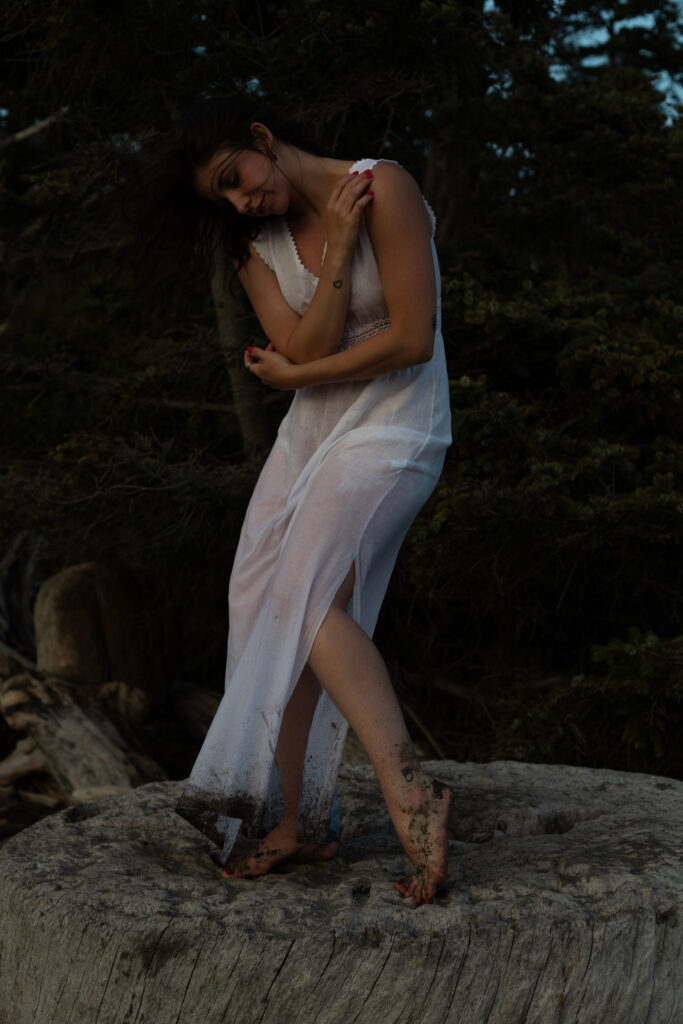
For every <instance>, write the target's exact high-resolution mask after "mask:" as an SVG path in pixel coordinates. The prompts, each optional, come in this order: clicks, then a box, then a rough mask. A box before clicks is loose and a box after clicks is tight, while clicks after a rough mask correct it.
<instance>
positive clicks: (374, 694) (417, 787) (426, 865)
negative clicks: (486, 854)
mask: <svg viewBox="0 0 683 1024" xmlns="http://www.w3.org/2000/svg"><path fill="white" fill-rule="evenodd" d="M349 582H350V587H351V590H352V588H353V568H352V571H351V573H349V576H347V578H346V580H345V584H346V585H347V587H348V584H349ZM351 590H345V589H344V585H343V586H342V588H341V589H340V592H339V593H338V595H337V599H336V600H335V602H334V604H333V605H332V607H331V608H330V611H329V613H328V615H327V616H326V618H325V620H324V621H323V624H322V626H321V627H320V629H319V631H318V633H317V635H316V638H315V640H314V642H313V647H312V649H311V653H310V656H309V664H310V665H311V667H312V669H313V671H314V672H315V675H316V677H317V678H318V679H319V681H320V683H321V685H322V686H323V687H324V689H325V691H326V692H327V694H328V695H329V697H330V698H331V699H332V701H334V703H335V704H336V705H337V707H338V708H339V710H340V711H341V712H342V714H343V715H344V716H345V718H346V719H347V720H348V722H349V724H350V725H351V726H352V728H353V729H354V730H355V732H356V734H357V735H358V738H359V739H360V741H361V743H362V744H363V746H364V747H365V749H366V750H367V752H368V755H369V757H370V760H371V761H372V763H373V766H374V768H375V771H376V773H377V778H378V779H379V783H380V786H381V788H382V793H383V795H384V799H385V801H386V805H387V809H388V810H389V814H390V815H391V820H392V821H393V823H394V827H395V828H396V831H397V833H398V837H399V839H400V840H401V843H402V845H403V848H404V850H405V851H406V853H407V854H408V856H409V857H410V859H411V861H412V862H413V866H414V869H415V870H414V873H413V875H412V877H410V878H408V879H399V880H397V882H396V888H397V889H398V891H399V892H400V893H401V894H402V895H405V896H411V897H412V898H413V901H414V902H415V903H426V902H429V901H430V900H431V899H432V897H433V896H434V894H435V893H436V892H437V890H438V889H439V888H440V887H441V885H442V884H443V882H444V881H445V879H446V874H447V857H448V838H447V833H446V823H447V820H448V812H449V810H450V806H451V801H452V792H451V790H450V789H449V788H448V787H447V786H443V785H441V784H440V783H438V782H436V781H432V780H429V779H428V778H427V776H426V775H425V774H424V772H423V771H422V769H421V767H420V764H419V762H418V760H417V757H416V755H415V749H414V747H413V744H412V742H411V739H410V736H409V734H408V730H407V729H406V725H405V721H404V719H403V715H402V713H401V708H400V705H399V703H398V700H397V698H396V694H395V693H394V688H393V686H392V684H391V679H390V678H389V673H388V671H387V668H386V665H385V664H384V661H383V659H382V656H381V655H380V653H379V651H378V650H377V648H376V647H375V645H374V644H373V642H372V640H370V638H369V637H368V635H367V633H365V631H364V630H363V629H362V628H361V627H360V626H359V625H358V624H357V623H356V622H354V621H353V619H351V618H350V616H349V615H347V613H346V610H345V609H346V607H347V603H348V599H349V597H350V593H351Z"/></svg>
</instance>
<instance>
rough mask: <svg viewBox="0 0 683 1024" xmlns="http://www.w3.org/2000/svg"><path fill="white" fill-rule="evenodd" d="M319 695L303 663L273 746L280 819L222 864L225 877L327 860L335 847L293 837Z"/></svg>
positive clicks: (244, 875) (249, 874) (239, 876)
mask: <svg viewBox="0 0 683 1024" xmlns="http://www.w3.org/2000/svg"><path fill="white" fill-rule="evenodd" d="M319 695H320V684H319V683H318V680H317V679H316V677H315V675H314V674H313V671H312V669H311V667H310V665H306V667H305V668H304V670H303V672H302V673H301V675H300V676H299V680H298V682H297V684H296V686H295V687H294V692H293V693H292V696H291V697H290V699H289V702H288V704H287V707H286V708H285V712H284V714H283V716H282V722H281V725H280V734H279V737H278V742H277V746H276V748H275V758H276V760H277V766H278V771H279V772H280V778H281V779H282V789H283V791H284V797H285V813H284V817H283V819H282V821H281V822H280V823H279V824H278V825H276V826H275V828H274V829H273V830H272V831H271V832H269V833H268V835H267V836H265V837H264V838H263V839H262V840H261V841H260V843H258V845H257V847H256V849H255V850H253V851H252V852H251V853H249V854H247V855H245V856H242V857H238V858H234V859H232V860H230V861H228V863H227V864H226V865H225V867H224V868H223V872H222V874H223V877H225V878H228V877H230V878H253V877H255V876H256V875H262V874H265V872H266V871H269V870H270V868H272V867H274V866H275V865H276V864H282V863H284V862H285V861H314V860H329V858H330V857H334V855H335V853H337V851H338V849H339V843H338V842H330V843H322V844H315V843H308V844H304V843H300V842H298V840H297V838H296V822H297V812H298V807H299V790H300V788H301V776H302V772H303V765H304V757H305V755H306V745H307V743H308V734H309V732H310V728H311V722H312V720H313V714H314V712H315V707H316V704H317V702H318V697H319Z"/></svg>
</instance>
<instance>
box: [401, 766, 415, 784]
mask: <svg viewBox="0 0 683 1024" xmlns="http://www.w3.org/2000/svg"><path fill="white" fill-rule="evenodd" d="M401 775H402V776H403V778H404V779H405V780H406V782H412V781H413V779H414V778H415V776H414V774H413V769H412V768H411V766H410V765H409V764H407V765H406V766H405V768H401Z"/></svg>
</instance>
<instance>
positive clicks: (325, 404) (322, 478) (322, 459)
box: [176, 160, 451, 863]
mask: <svg viewBox="0 0 683 1024" xmlns="http://www.w3.org/2000/svg"><path fill="white" fill-rule="evenodd" d="M377 162H378V161H377V160H360V161H357V162H356V163H355V164H354V165H353V167H352V168H351V171H359V172H361V171H364V170H366V169H367V168H371V167H373V166H374V165H375V164H376V163H377ZM349 173H351V172H349ZM426 205H427V204H426ZM427 209H428V210H429V214H430V218H431V221H432V256H433V260H434V270H435V274H436V283H437V303H436V329H435V336H434V354H433V356H432V358H431V360H430V361H429V362H427V363H420V364H418V365H416V366H411V367H408V368H407V369H403V370H396V371H394V372H392V373H387V374H384V375H382V376H380V377H375V378H372V379H369V380H356V381H346V382H342V383H334V384H319V385H313V386H310V387H306V388H301V389H299V390H297V391H296V392H295V393H294V398H293V401H292V403H291V405H290V407H289V410H288V412H287V414H286V415H285V417H284V419H283V420H282V423H281V424H280V428H279V430H278V434H277V438H276V441H275V443H274V445H273V448H272V449H271V451H270V454H269V455H268V458H267V459H266V462H265V464H264V466H263V469H262V471H261V474H260V476H259V479H258V481H257V484H256V487H255V489H254V493H253V495H252V498H251V501H250V503H249V506H248V508H247V512H246V516H245V519H244V523H243V526H242V531H241V534H240V539H239V543H238V547H237V551H236V554H235V560H234V564H233V569H232V575H231V578H230V585H229V590H228V606H229V635H228V651H227V666H226V674H225V694H224V696H223V698H222V700H221V703H220V705H219V707H218V709H217V712H216V715H215V717H214V719H213V721H212V723H211V726H210V728H209V731H208V733H207V735H206V739H205V741H204V744H203V746H202V748H201V750H200V752H199V755H198V757H197V760H196V762H195V764H194V766H193V768H192V771H191V773H190V776H189V778H188V779H187V781H186V783H185V786H184V788H183V792H182V795H181V798H180V800H179V803H178V804H177V807H176V810H177V811H178V813H180V814H181V815H182V816H183V817H185V818H186V819H187V820H188V821H190V822H191V823H192V824H193V825H195V826H196V827H197V828H199V829H200V830H201V831H202V832H204V833H205V834H206V835H208V836H210V837H211V838H212V839H213V841H214V842H216V843H218V844H219V846H220V847H221V852H220V854H219V858H218V859H219V860H220V862H221V863H225V861H226V860H227V859H228V857H229V855H230V851H231V848H232V845H233V842H234V840H235V837H236V835H237V832H238V830H239V827H240V825H241V826H242V828H243V830H244V832H245V833H246V834H247V835H250V836H261V835H263V834H264V833H265V832H266V831H267V830H269V829H270V828H272V827H273V826H274V825H275V824H277V822H278V821H279V820H280V819H281V817H282V813H283V808H284V801H283V794H282V785H281V782H280V776H279V773H278V770H277V765H276V762H275V746H276V743H277V739H278V733H279V728H280V721H281V718H282V715H283V712H284V710H285V707H286V705H287V701H288V700H289V698H290V696H291V694H292V691H293V689H294V687H295V685H296V683H297V681H298V679H299V676H300V674H301V672H302V670H303V668H304V666H305V664H306V662H307V660H308V657H309V654H310V650H311V646H312V644H313V640H314V638H315V635H316V633H317V631H318V629H319V627H320V625H321V623H322V621H323V619H324V618H325V616H326V614H327V612H328V610H329V608H330V605H331V603H332V600H333V598H334V596H335V594H336V592H337V590H338V589H339V587H340V585H341V583H342V581H343V580H344V578H345V576H346V575H347V573H348V571H349V569H350V568H351V564H352V562H355V567H356V580H355V586H354V590H353V596H352V598H351V601H350V602H349V606H348V608H347V612H348V613H349V614H350V615H351V617H352V618H353V619H354V620H355V622H357V623H358V624H359V625H360V626H361V627H362V628H363V630H364V631H365V632H366V633H367V635H368V636H369V637H372V635H373V632H374V629H375V624H376V622H377V617H378V615H379V611H380V607H381V604H382V601H383V599H384V595H385V593H386V590H387V586H388V583H389V578H390V576H391V573H392V571H393V568H394V564H395V561H396V557H397V555H398V552H399V548H400V546H401V543H402V542H403V539H404V537H405V535H406V533H407V531H408V528H409V526H410V524H411V523H412V521H413V519H414V518H415V516H416V515H417V513H418V512H419V510H420V508H421V507H422V505H423V504H424V503H425V501H426V500H427V498H428V497H429V496H430V494H431V493H432V491H433V490H434V487H435V485H436V482H437V480H438V478H439V475H440V473H441V470H442V467H443V462H444V457H445V452H446V449H447V448H448V447H449V445H450V444H451V427H450V404H449V392H448V378H447V373H446V360H445V355H444V346H443V338H442V335H441V302H440V290H441V286H440V276H439V267H438V263H437V257H436V249H435V247H434V239H433V235H434V214H433V213H432V211H431V209H430V208H429V206H428V205H427ZM254 247H255V249H256V251H257V252H258V254H259V255H260V256H261V258H262V259H263V260H264V261H265V263H266V264H267V265H268V266H269V267H270V268H271V269H272V270H273V271H274V273H275V274H276V276H277V279H278V282H279V285H280V288H281V290H282V294H283V295H284V297H285V299H286V300H287V302H288V303H289V305H290V306H291V307H292V308H293V309H294V310H295V311H296V312H297V313H299V314H303V313H305V311H306V309H307V308H308V305H309V303H310V301H311V299H312V298H313V295H314V293H315V289H316V286H317V283H318V278H317V277H316V276H315V275H314V274H313V273H311V272H310V271H309V270H307V269H306V267H304V266H303V264H302V262H301V260H300V258H299V254H298V253H297V250H296V246H295V244H294V240H293V237H292V235H291V233H290V231H289V228H288V226H287V223H286V221H285V219H284V218H282V217H272V218H269V219H268V220H266V221H264V224H263V227H262V230H261V232H260V235H259V237H258V238H257V239H256V241H255V242H254ZM430 312H431V311H430ZM389 323H390V321H389V314H388V310H387V306H386V303H385V301H384V296H383V294H382V287H381V280H380V275H379V270H378V267H377V262H376V260H375V255H374V252H373V248H372V243H371V241H370V237H369V235H368V232H367V228H366V226H365V220H364V218H363V217H362V216H361V221H360V228H359V238H358V245H357V248H356V252H355V254H354V257H353V260H352V264H351V289H350V299H349V310H348V316H347V319H346V323H345V328H344V333H343V336H342V340H341V344H340V349H342V348H348V347H349V346H351V345H356V344H360V343H362V342H363V341H365V340H366V339H367V338H369V337H371V336H372V335H373V334H377V333H379V332H381V331H383V330H386V328H387V327H388V326H389ZM347 729H348V723H347V721H346V719H345V718H344V717H343V715H342V714H341V712H340V711H339V710H338V709H337V708H336V706H335V705H334V704H333V703H332V701H331V700H330V698H329V697H328V696H327V695H326V693H325V692H324V691H322V693H321V696H320V698H319V700H318V705H317V708H316V711H315V715H314V718H313V723H312V725H311V730H310V734H309V740H308V747H307V750H306V756H305V761H304V772H303V779H302V785H301V796H300V802H299V815H298V835H299V838H300V839H301V840H302V841H306V842H324V841H325V840H326V839H327V838H328V837H329V833H330V830H331V831H332V832H338V824H339V821H338V805H337V799H336V797H337V791H336V783H337V774H338V769H339V763H340V759H341V755H342V751H343V747H344V740H345V738H346V733H347Z"/></svg>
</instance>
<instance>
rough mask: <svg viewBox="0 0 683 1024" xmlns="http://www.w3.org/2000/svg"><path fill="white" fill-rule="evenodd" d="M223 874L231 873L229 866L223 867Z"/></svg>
mask: <svg viewBox="0 0 683 1024" xmlns="http://www.w3.org/2000/svg"><path fill="white" fill-rule="evenodd" d="M223 874H224V875H231V874H232V871H231V870H230V868H223Z"/></svg>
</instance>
